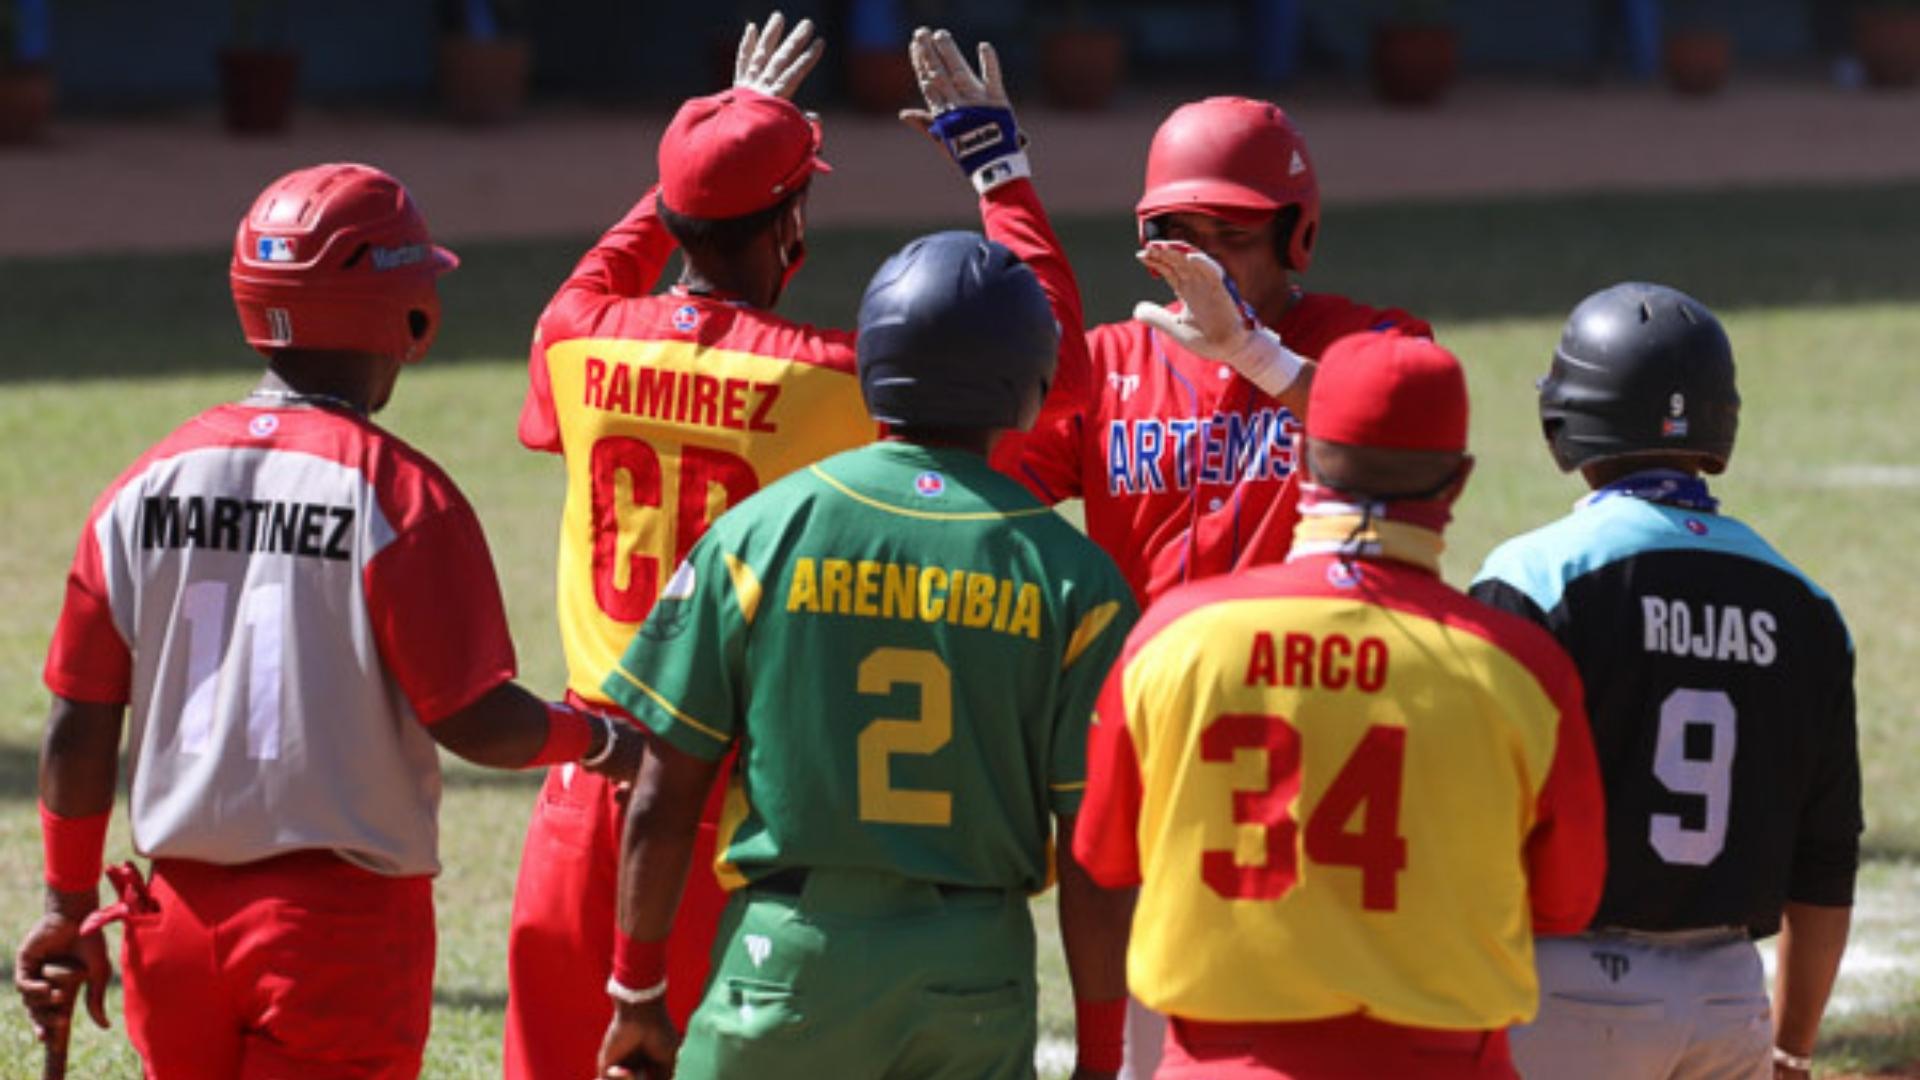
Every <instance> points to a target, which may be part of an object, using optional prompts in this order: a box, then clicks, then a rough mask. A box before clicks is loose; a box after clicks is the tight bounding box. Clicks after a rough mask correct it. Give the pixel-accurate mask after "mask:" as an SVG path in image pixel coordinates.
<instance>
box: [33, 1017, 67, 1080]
mask: <svg viewBox="0 0 1920 1080" xmlns="http://www.w3.org/2000/svg"><path fill="white" fill-rule="evenodd" d="M72 1037H73V1022H72V1020H71V1019H69V1020H68V1022H67V1023H65V1024H62V1025H61V1026H59V1027H57V1028H55V1029H54V1030H52V1031H49V1032H48V1033H47V1060H46V1063H45V1065H43V1066H42V1067H41V1069H40V1080H67V1040H68V1039H70V1038H72Z"/></svg>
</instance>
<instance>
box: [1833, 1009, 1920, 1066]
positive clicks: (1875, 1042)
mask: <svg viewBox="0 0 1920 1080" xmlns="http://www.w3.org/2000/svg"><path fill="white" fill-rule="evenodd" d="M1829 1027H1830V1028H1831V1029H1832V1030H1831V1033H1830V1034H1826V1035H1823V1036H1822V1037H1821V1039H1820V1046H1819V1054H1820V1057H1822V1058H1823V1059H1826V1060H1827V1061H1831V1062H1844V1063H1845V1064H1844V1065H1842V1066H1841V1068H1842V1069H1844V1070H1846V1072H1845V1075H1848V1076H1854V1075H1864V1076H1872V1077H1920V1027H1916V1026H1915V1025H1914V1024H1913V1023H1911V1021H1910V1020H1909V1019H1908V1018H1906V1017H1898V1018H1889V1017H1876V1018H1873V1019H1870V1020H1867V1021H1864V1022H1862V1023H1860V1024H1859V1025H1858V1026H1853V1025H1850V1024H1846V1023H1844V1022H1842V1023H1839V1024H1834V1025H1829Z"/></svg>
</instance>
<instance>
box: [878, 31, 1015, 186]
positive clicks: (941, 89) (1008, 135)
mask: <svg viewBox="0 0 1920 1080" xmlns="http://www.w3.org/2000/svg"><path fill="white" fill-rule="evenodd" d="M907 55H908V57H910V58H911V59H912V61H913V73H914V77H915V78H916V80H917V81H918V82H919V84H920V96H921V97H923V98H925V99H926V108H924V109H903V110H901V112H900V119H901V120H903V121H905V122H906V124H907V126H908V127H911V128H913V129H914V130H915V131H919V132H923V133H925V134H926V135H928V136H930V137H932V138H933V139H934V140H935V141H937V142H938V143H940V145H941V146H943V147H945V148H946V151H947V154H948V155H949V156H951V157H952V158H953V163H954V164H955V165H958V166H959V167H960V171H961V172H962V173H964V174H966V176H967V178H968V179H969V180H972V181H973V186H974V190H976V191H978V192H980V193H981V194H982V195H984V194H986V193H987V192H989V191H992V190H993V189H994V188H997V187H999V186H1000V185H1001V184H1004V183H1006V182H1008V181H1009V180H1017V179H1019V178H1020V177H1023V176H1031V175H1032V169H1031V167H1030V166H1029V164H1028V162H1027V155H1026V138H1025V136H1023V135H1021V134H1020V126H1019V124H1017V123H1015V121H1014V119H1013V105H1012V104H1011V103H1010V102H1009V101H1008V100H1007V87H1006V82H1005V80H1004V79H1002V78H1001V76H1000V57H999V54H997V53H995V52H994V51H993V46H992V45H989V44H987V43H986V42H984V41H983V42H981V43H980V71H979V73H978V74H975V72H974V70H973V68H971V67H969V66H968V65H967V58H966V57H965V56H964V55H963V54H962V53H961V52H960V46H959V45H958V44H956V43H955V42H954V40H953V35H952V34H950V33H948V32H946V31H945V30H928V29H927V28H926V27H924V26H923V27H921V28H919V29H918V30H915V31H914V32H913V40H912V41H911V42H910V43H909V44H908V45H907Z"/></svg>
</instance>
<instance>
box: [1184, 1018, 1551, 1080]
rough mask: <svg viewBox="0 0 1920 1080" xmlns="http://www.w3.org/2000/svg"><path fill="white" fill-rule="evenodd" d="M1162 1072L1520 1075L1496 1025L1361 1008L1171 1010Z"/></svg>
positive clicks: (1448, 1077) (1317, 1077)
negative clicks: (1426, 1020) (1383, 1014)
mask: <svg viewBox="0 0 1920 1080" xmlns="http://www.w3.org/2000/svg"><path fill="white" fill-rule="evenodd" d="M1154 1075H1155V1076H1156V1077H1158V1078H1159V1080H1378V1078H1379V1077H1386V1076H1394V1077H1409V1078H1412V1077H1418V1078H1421V1080H1518V1078H1519V1074H1518V1073H1516V1072H1515V1071H1514V1069H1513V1059H1512V1057H1511V1056H1510V1055H1509V1054H1508V1052H1507V1033H1506V1032H1505V1031H1504V1030H1501V1031H1437V1030H1433V1029H1429V1028H1411V1027H1401V1026H1399V1025H1397V1024H1384V1023H1381V1022H1380V1021H1378V1020H1370V1019H1367V1018H1366V1017H1364V1016H1359V1015H1357V1014H1356V1015H1353V1016H1341V1017H1335V1018H1333V1019H1330V1020H1309V1021H1303V1022H1298V1023H1274V1024H1215V1023H1207V1022H1204V1021H1199V1020H1186V1019H1182V1018H1180V1017H1177V1016H1176V1017H1174V1018H1173V1019H1172V1022H1171V1023H1170V1024H1169V1025H1168V1027H1167V1049H1166V1054H1165V1055H1164V1056H1163V1057H1162V1058H1161V1059H1160V1071H1159V1072H1157V1073H1155V1074H1154Z"/></svg>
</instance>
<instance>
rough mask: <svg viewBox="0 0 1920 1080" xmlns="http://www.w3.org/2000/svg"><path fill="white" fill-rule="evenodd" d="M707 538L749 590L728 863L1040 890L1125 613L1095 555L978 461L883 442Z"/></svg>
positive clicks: (1128, 607) (1128, 611) (763, 502)
mask: <svg viewBox="0 0 1920 1080" xmlns="http://www.w3.org/2000/svg"><path fill="white" fill-rule="evenodd" d="M720 529H721V532H720V534H719V535H720V537H723V538H724V541H725V546H726V548H727V549H728V550H730V551H735V552H738V553H739V558H740V559H742V560H743V561H744V565H745V567H746V568H747V569H748V570H750V572H751V573H752V574H753V575H755V576H756V577H757V579H758V581H759V585H758V586H757V588H758V590H759V595H760V596H761V597H762V598H761V599H760V601H759V607H760V609H761V610H760V613H759V614H758V615H757V617H755V618H754V620H753V624H752V631H751V634H750V635H749V636H748V638H747V644H746V646H745V656H744V660H743V667H744V671H745V673H746V674H745V679H746V682H747V684H748V685H749V687H750V689H749V691H748V692H747V693H748V700H747V701H746V703H745V706H744V710H745V711H744V717H745V721H744V738H743V740H742V750H741V755H742V756H741V768H742V771H743V775H744V789H745V795H746V800H747V804H748V809H747V810H746V813H745V818H744V820H741V819H740V817H739V815H737V814H730V815H729V816H728V818H727V820H726V821H725V822H723V828H728V827H732V830H733V831H732V833H731V837H730V839H731V842H732V845H733V846H732V848H731V850H730V855H731V857H732V859H733V861H734V862H735V863H736V865H738V866H739V868H740V870H741V871H742V872H743V873H745V874H746V875H747V876H748V877H759V876H762V875H763V874H764V873H766V872H770V871H772V870H775V869H779V868H783V867H790V866H792V867H842V868H858V869H880V870H887V871H891V872H894V873H898V874H901V875H902V876H906V877H911V878H916V879H921V880H928V881H936V882H943V883H951V884H958V885H969V886H981V887H993V888H1019V889H1037V888H1039V887H1041V885H1042V884H1043V883H1044V882H1045V881H1046V879H1047V873H1048V867H1047V854H1046V842H1047V837H1048V836H1049V835H1050V822H1049V815H1050V814H1051V813H1052V812H1053V811H1054V810H1055V809H1056V808H1058V807H1059V806H1061V805H1062V804H1063V803H1065V804H1067V805H1069V806H1070V805H1071V803H1072V802H1073V801H1075V800H1077V796H1078V790H1079V788H1080V787H1081V782H1082V780H1083V778H1084V776H1085V771H1084V770H1085V756H1086V750H1085V725H1086V722H1087V717H1088V715H1089V714H1090V712H1091V703H1092V700H1093V695H1094V693H1095V691H1096V690H1097V688H1098V685H1099V681H1100V679H1101V677H1102V676H1103V675H1104V674H1105V666H1106V665H1105V661H1106V660H1108V659H1110V658H1111V657H1112V656H1113V655H1114V653H1116V652H1117V651H1118V647H1119V646H1118V643H1119V640H1120V639H1121V638H1122V637H1123V636H1124V633H1125V630H1126V628H1127V626H1128V625H1129V624H1130V622H1131V618H1132V604H1131V602H1130V600H1129V598H1128V596H1127V591H1126V586H1125V584H1124V582H1122V581H1121V579H1120V576H1119V572H1118V570H1117V569H1116V568H1115V567H1114V566H1113V564H1112V562H1111V560H1109V559H1108V558H1107V557H1106V556H1105V555H1104V554H1102V553H1101V552H1100V551H1099V549H1097V548H1096V547H1094V546H1093V545H1092V543H1091V542H1089V541H1088V540H1086V538H1085V537H1083V536H1081V535H1080V534H1079V533H1078V532H1076V531H1075V530H1074V529H1073V528H1072V526H1070V525H1068V524H1067V523H1066V522H1065V521H1064V520H1063V519H1061V518H1060V517H1059V516H1058V515H1056V514H1054V513H1053V511H1052V510H1051V509H1049V508H1047V507H1044V506H1041V505H1040V504H1039V503H1037V502H1036V501H1034V500H1033V498H1032V497H1031V496H1030V495H1028V494H1027V493H1026V492H1025V491H1023V490H1022V489H1021V488H1020V487H1019V486H1018V485H1017V484H1015V483H1014V482H1012V481H1011V480H1008V479H1006V478H1005V477H1003V476H1001V475H999V474H998V473H996V472H994V471H993V470H992V469H991V468H989V467H988V465H987V462H986V460H985V459H984V458H981V457H980V456H978V455H976V454H970V453H966V452H964V451H958V450H940V449H928V448H923V447H918V446H912V445H908V444H904V443H883V444H880V445H876V446H872V447H868V448H865V449H862V450H857V451H853V452H849V453H845V454H841V455H839V456H836V457H834V458H831V459H828V460H827V461H824V462H821V463H819V464H818V465H816V466H814V467H812V468H811V469H809V470H807V471H806V472H804V473H802V474H798V475H796V476H794V477H791V478H789V479H787V480H786V481H783V482H782V483H781V484H779V485H777V486H775V487H774V488H771V489H769V490H768V491H766V492H765V493H763V494H762V495H761V496H759V497H758V498H757V499H756V500H755V501H754V502H751V503H749V504H748V505H747V506H746V507H743V508H742V509H741V511H740V512H739V513H737V514H734V515H730V516H729V517H728V518H726V519H725V520H724V521H723V523H722V525H721V526H720ZM730 565H731V564H730ZM737 584H738V573H737V572H736V585H737ZM649 625H650V626H651V625H652V624H649Z"/></svg>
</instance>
